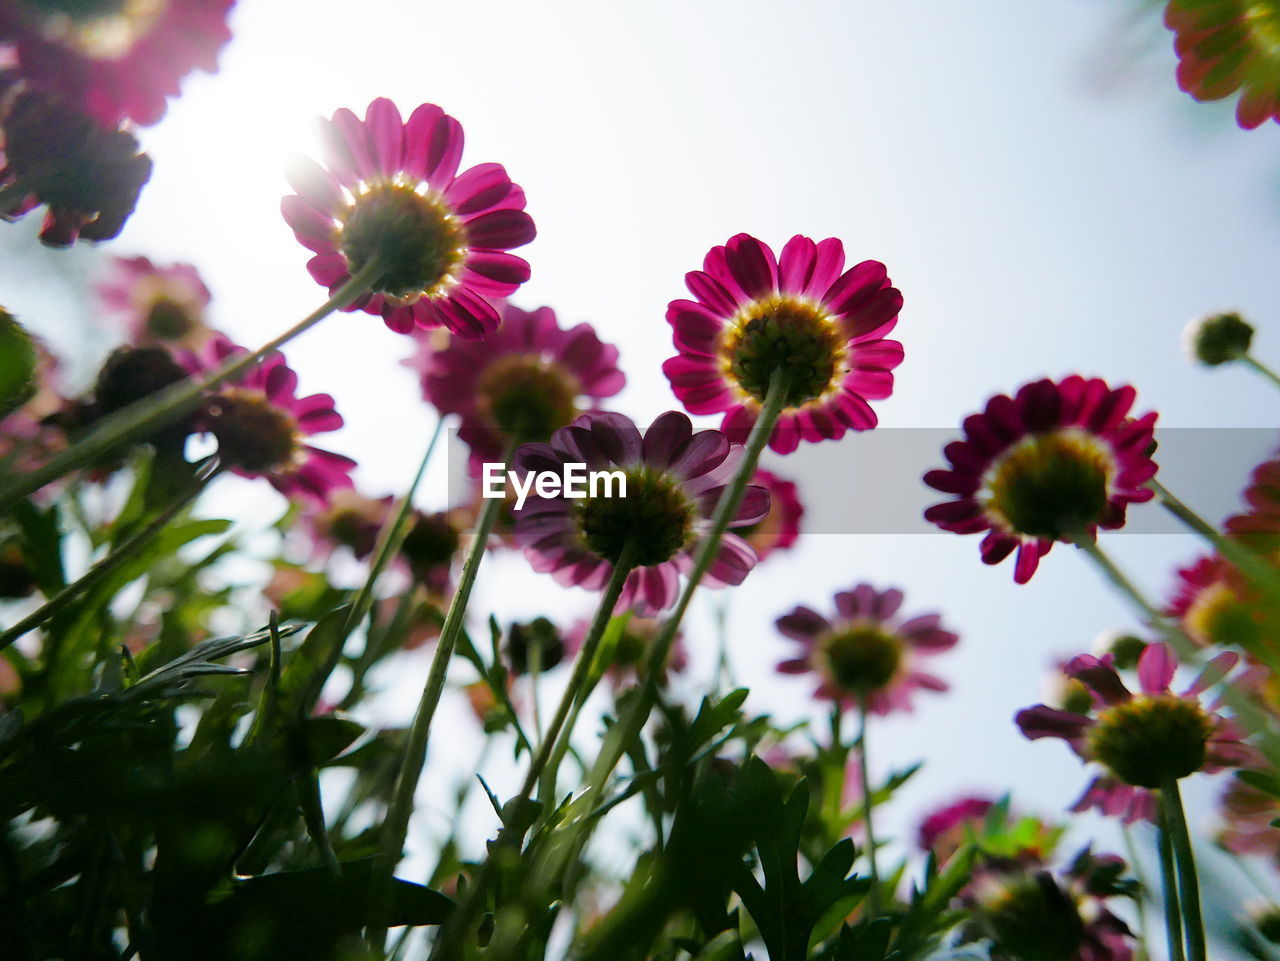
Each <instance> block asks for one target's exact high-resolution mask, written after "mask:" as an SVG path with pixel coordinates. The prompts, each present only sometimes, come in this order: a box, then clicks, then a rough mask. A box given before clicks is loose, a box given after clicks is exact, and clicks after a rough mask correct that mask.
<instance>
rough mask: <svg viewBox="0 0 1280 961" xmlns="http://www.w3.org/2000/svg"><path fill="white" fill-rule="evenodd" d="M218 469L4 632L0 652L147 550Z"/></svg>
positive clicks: (204, 471)
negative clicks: (126, 562)
mask: <svg viewBox="0 0 1280 961" xmlns="http://www.w3.org/2000/svg"><path fill="white" fill-rule="evenodd" d="M218 471H219V466H218V463H217V459H216V458H214V459H213V460H211V461H210V462H209V463H207V464H205V465H204V466H203V467H202V468H201V469H200V470H199V471H198V472H197V474H196V476H195V478H194V480H193V482H192V483H191V485H190V486H189V487H188V488H187V489H186V490H184V491H182V492H181V493H180V494H179V495H178V497H177V498H175V499H174V501H173V503H172V504H170V505H169V506H168V507H166V508H165V509H164V510H163V511H161V512H160V513H159V514H157V515H156V517H155V519H153V520H152V521H151V522H150V523H149V524H147V525H146V526H145V527H143V528H142V530H140V531H138V532H137V533H135V534H133V535H132V536H131V537H129V538H128V539H127V540H126V541H125V542H124V543H123V544H121V545H120V546H119V547H117V548H116V549H115V550H113V551H112V552H111V553H110V554H107V555H106V556H105V557H103V558H102V559H101V560H100V561H98V562H97V563H96V564H94V565H93V566H92V567H90V568H89V569H88V570H87V571H85V572H84V574H83V575H81V576H80V578H79V579H77V580H75V581H73V582H72V583H70V584H68V585H67V586H66V587H64V588H63V589H62V590H60V591H59V592H58V593H57V594H55V595H54V596H53V597H51V598H49V600H48V601H46V602H45V603H44V604H43V605H41V606H40V607H38V608H37V609H36V610H34V611H32V612H31V613H30V614H28V615H27V616H26V617H24V618H23V619H22V620H20V621H19V622H18V623H17V624H14V625H13V627H10V628H9V629H8V630H6V631H4V632H3V633H0V651H3V650H4V649H5V648H6V647H8V646H9V645H10V644H12V643H13V642H14V641H16V640H17V639H18V638H20V637H22V635H24V634H26V633H27V632H28V631H33V630H35V629H36V628H37V627H39V626H40V625H41V624H43V623H45V622H46V621H47V620H49V618H51V617H53V616H54V615H55V614H57V613H58V612H59V611H60V610H62V609H63V608H64V607H66V606H67V605H68V604H70V603H71V602H72V601H74V600H76V598H78V597H80V595H82V594H84V592H85V591H87V590H89V589H91V588H93V587H95V586H96V585H98V584H99V583H101V582H102V581H103V580H104V579H106V578H107V577H108V576H109V575H110V574H111V573H112V572H113V571H115V570H116V569H117V568H119V567H120V565H121V564H123V563H124V562H125V561H127V560H129V559H130V558H132V557H134V556H135V555H136V554H138V553H139V552H140V551H142V550H144V549H145V548H146V547H147V545H148V544H150V543H151V542H152V541H153V540H155V538H156V536H157V535H159V533H160V532H161V531H163V530H164V529H165V528H166V527H168V526H169V523H170V522H171V521H172V520H173V519H174V518H175V517H176V516H177V515H178V514H179V513H180V512H181V511H182V510H183V509H184V508H186V507H187V506H188V505H190V504H191V502H192V501H194V500H195V499H196V498H197V497H199V496H200V493H201V492H202V491H203V490H204V489H205V488H206V487H208V486H209V482H210V481H212V480H213V478H214V477H216V476H217V474H218Z"/></svg>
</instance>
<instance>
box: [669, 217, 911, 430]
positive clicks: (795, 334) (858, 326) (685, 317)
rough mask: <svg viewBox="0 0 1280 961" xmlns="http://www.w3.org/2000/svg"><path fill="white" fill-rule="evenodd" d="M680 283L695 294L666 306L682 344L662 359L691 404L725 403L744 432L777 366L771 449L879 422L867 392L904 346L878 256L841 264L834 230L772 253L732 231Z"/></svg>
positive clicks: (732, 425)
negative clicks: (892, 334) (778, 399)
mask: <svg viewBox="0 0 1280 961" xmlns="http://www.w3.org/2000/svg"><path fill="white" fill-rule="evenodd" d="M685 283H686V284H687V286H688V288H689V291H690V293H692V294H693V296H694V297H695V298H696V299H695V300H675V301H672V302H671V305H670V306H669V307H668V308H667V322H668V323H669V324H671V326H672V328H673V339H674V341H675V346H676V349H677V350H678V351H679V354H677V355H676V356H675V357H672V358H671V359H670V360H668V361H667V362H666V363H665V364H663V365H662V370H663V373H665V374H666V375H667V379H668V380H669V381H671V388H672V390H673V391H674V392H675V395H676V397H678V398H679V399H680V402H681V403H682V404H684V406H685V409H686V410H688V411H689V412H690V413H691V414H718V413H723V414H724V420H723V422H722V423H721V428H720V429H721V430H723V431H724V432H725V433H726V434H727V435H728V436H729V438H730V439H731V440H733V441H737V442H744V441H745V440H746V438H747V435H748V434H749V433H750V431H751V426H752V425H753V424H754V423H755V422H756V418H757V417H758V416H759V414H760V409H761V407H762V406H763V404H764V401H765V397H766V395H767V394H768V391H769V384H770V381H771V379H772V378H773V376H774V374H775V372H777V373H780V374H781V375H782V376H783V377H785V383H786V394H785V399H784V404H783V412H782V415H781V417H780V418H779V420H778V424H777V426H776V427H775V428H774V431H773V435H772V437H771V438H770V440H769V446H770V447H772V448H773V449H774V450H775V451H777V452H778V453H780V454H788V453H790V452H791V451H793V450H795V449H796V447H798V446H799V444H800V441H802V440H806V441H821V440H833V439H836V438H839V437H843V436H844V434H845V432H846V431H848V430H869V429H870V428H872V427H875V426H876V415H875V412H874V411H873V410H872V409H871V406H870V405H869V404H868V403H867V401H869V400H883V399H884V398H886V397H888V396H889V394H890V393H892V391H893V374H892V371H893V369H894V368H895V367H897V366H898V365H899V364H900V363H902V345H901V344H899V343H898V342H897V341H893V340H885V339H884V335H885V334H887V333H889V331H891V330H893V328H894V325H895V324H897V322H898V311H899V310H900V309H901V308H902V295H901V294H900V293H898V291H897V290H896V289H895V288H894V287H893V286H891V285H890V283H889V278H888V275H887V273H886V271H885V267H884V264H881V263H877V262H876V261H874V260H867V261H863V262H862V263H860V264H858V265H857V266H855V267H852V268H850V269H849V270H844V247H843V245H842V244H841V243H840V241H839V240H836V239H834V238H830V239H827V240H823V241H821V242H819V243H816V244H815V243H814V242H813V241H812V240H810V239H809V238H808V237H801V236H796V237H792V238H791V239H790V240H789V241H787V244H786V246H784V247H783V248H782V254H781V256H780V257H775V256H774V253H773V251H772V250H771V249H770V248H769V247H768V245H766V244H763V243H761V242H760V241H759V240H756V239H755V238H754V237H751V236H749V235H747V234H738V235H737V236H735V237H731V238H730V239H729V241H728V243H727V244H725V246H723V247H713V248H711V251H710V252H709V253H708V254H707V256H706V259H705V260H704V261H703V264H702V270H695V271H691V272H690V273H688V274H686V275H685Z"/></svg>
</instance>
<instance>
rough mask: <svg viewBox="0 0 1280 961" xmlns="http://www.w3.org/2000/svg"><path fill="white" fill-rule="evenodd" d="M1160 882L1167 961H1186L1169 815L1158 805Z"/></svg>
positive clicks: (1162, 806)
mask: <svg viewBox="0 0 1280 961" xmlns="http://www.w3.org/2000/svg"><path fill="white" fill-rule="evenodd" d="M1160 881H1161V886H1162V888H1163V890H1164V926H1165V935H1166V944H1167V945H1168V949H1169V961H1186V953H1185V952H1184V951H1183V949H1182V911H1181V910H1180V909H1179V907H1178V875H1177V869H1176V868H1175V866H1174V859H1173V838H1172V837H1171V836H1170V833H1169V813H1168V811H1167V810H1166V808H1165V805H1164V804H1161V805H1160Z"/></svg>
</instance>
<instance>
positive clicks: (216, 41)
mask: <svg viewBox="0 0 1280 961" xmlns="http://www.w3.org/2000/svg"><path fill="white" fill-rule="evenodd" d="M233 3H234V0H111V2H90V3H83V2H73V3H68V2H56V3H49V2H47V0H10V2H6V3H5V4H3V5H0V40H3V39H9V40H12V41H14V43H15V45H16V48H17V60H18V68H19V70H20V71H21V72H22V74H23V75H24V76H26V77H29V78H31V79H32V80H36V81H38V82H39V83H40V84H42V85H46V86H48V87H50V88H51V89H54V90H57V91H58V92H59V93H61V94H62V95H63V96H65V97H66V98H67V99H68V101H70V102H72V103H76V104H78V105H80V106H81V108H82V109H83V110H84V111H85V112H86V113H88V114H89V115H90V116H92V117H93V118H94V119H95V120H96V121H98V122H99V123H101V124H104V125H107V126H110V127H115V126H117V125H118V124H119V123H120V122H121V121H122V120H132V121H133V122H135V123H138V124H142V125H143V126H147V125H149V124H153V123H155V122H156V121H158V120H159V119H160V118H161V117H162V116H164V111H165V99H166V98H168V97H175V96H177V95H178V92H179V82H180V81H181V80H182V78H183V77H185V76H186V75H187V74H188V73H190V72H191V71H192V70H194V69H195V68H197V67H199V68H200V69H202V70H205V71H208V72H210V73H212V72H214V71H215V70H217V69H218V63H217V60H218V52H219V51H220V50H221V49H222V47H223V46H224V45H225V44H226V42H227V41H228V40H230V39H231V31H230V30H229V29H228V28H227V15H228V13H229V12H230V10H231V6H232V4H233Z"/></svg>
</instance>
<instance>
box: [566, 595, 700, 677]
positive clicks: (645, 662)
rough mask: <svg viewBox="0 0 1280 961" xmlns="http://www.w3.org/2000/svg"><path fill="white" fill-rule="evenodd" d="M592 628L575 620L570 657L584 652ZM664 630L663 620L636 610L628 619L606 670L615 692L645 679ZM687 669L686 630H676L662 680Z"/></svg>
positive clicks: (568, 639)
mask: <svg viewBox="0 0 1280 961" xmlns="http://www.w3.org/2000/svg"><path fill="white" fill-rule="evenodd" d="M590 628H591V621H590V620H589V619H587V618H582V619H580V620H578V621H576V622H575V623H574V625H573V626H572V627H571V628H569V632H568V634H566V635H565V648H566V650H567V652H568V654H569V655H570V656H571V657H576V656H577V653H578V651H580V650H582V645H583V643H584V642H585V641H586V639H587V632H588V631H589V630H590ZM661 630H662V618H660V617H646V616H644V615H643V614H641V613H637V612H635V611H633V612H631V614H630V616H628V617H627V623H626V624H625V625H624V626H623V628H622V633H621V634H620V635H619V636H618V643H617V646H616V647H614V649H613V651H612V653H611V657H610V660H609V667H608V668H607V669H606V670H605V677H607V678H608V679H609V683H610V684H612V685H613V688H614V690H617V689H619V688H621V687H625V686H626V685H628V684H635V683H639V682H641V681H643V680H644V678H645V673H646V671H647V669H648V666H649V652H650V650H652V648H653V642H654V641H655V640H656V639H657V637H658V634H659V633H660V632H661ZM688 666H689V650H688V648H687V647H686V646H685V643H684V631H677V632H676V636H675V638H674V639H673V640H672V642H671V652H670V653H669V654H668V655H667V663H666V669H665V670H664V672H663V674H662V678H661V680H662V681H663V683H665V682H666V680H667V676H668V675H669V674H680V673H682V672H683V671H684V670H685V668H687V667H688Z"/></svg>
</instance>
